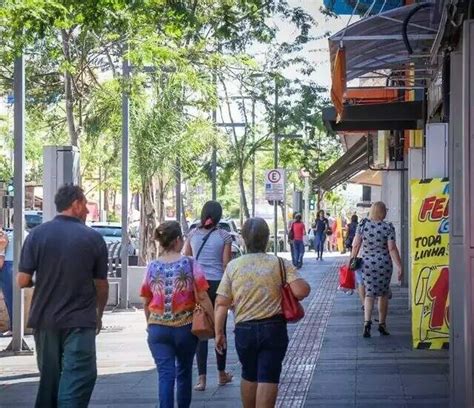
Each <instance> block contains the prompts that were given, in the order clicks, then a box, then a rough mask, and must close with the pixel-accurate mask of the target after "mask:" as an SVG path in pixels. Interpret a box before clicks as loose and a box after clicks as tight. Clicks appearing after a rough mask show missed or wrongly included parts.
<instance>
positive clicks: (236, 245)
mask: <svg viewBox="0 0 474 408" xmlns="http://www.w3.org/2000/svg"><path fill="white" fill-rule="evenodd" d="M199 223H200V221H199V220H194V221H193V222H192V223H191V224H189V231H192V230H193V229H194V228H196V227H197V226H198V225H199ZM219 228H222V229H223V230H225V231H227V232H228V233H229V234H230V235H231V236H232V241H233V242H232V258H237V257H238V256H240V255H242V248H243V245H242V236H241V235H240V230H239V229H238V228H237V224H236V223H235V221H234V220H233V219H231V218H226V219H222V220H220V222H219Z"/></svg>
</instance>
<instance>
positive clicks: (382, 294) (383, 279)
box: [351, 201, 403, 337]
mask: <svg viewBox="0 0 474 408" xmlns="http://www.w3.org/2000/svg"><path fill="white" fill-rule="evenodd" d="M386 215H387V207H386V206H385V204H384V203H383V202H381V201H378V202H376V203H374V204H373V205H372V208H371V209H370V215H369V218H366V219H364V220H362V221H361V222H360V224H359V227H358V229H357V234H356V236H355V238H354V241H353V244H352V253H351V258H354V257H356V256H357V255H358V253H359V250H360V249H361V247H362V263H363V269H362V277H363V281H364V286H365V304H364V309H365V310H364V333H363V336H364V337H370V329H371V325H372V309H373V307H374V300H375V298H376V297H377V298H378V302H379V305H378V306H379V328H378V330H379V332H380V334H382V335H384V336H387V335H389V334H390V333H389V332H388V331H387V327H386V318H387V312H388V300H389V297H390V280H391V278H392V272H393V263H392V261H393V262H394V263H395V264H396V266H397V268H398V280H399V281H400V282H401V281H402V279H403V266H402V261H401V259H400V253H399V252H398V248H397V245H396V243H395V228H394V227H393V225H392V224H391V223H390V222H386V221H384V220H385V217H386Z"/></svg>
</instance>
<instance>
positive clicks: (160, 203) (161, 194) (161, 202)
mask: <svg viewBox="0 0 474 408" xmlns="http://www.w3.org/2000/svg"><path fill="white" fill-rule="evenodd" d="M156 191H157V200H156V201H157V206H156V208H157V212H158V214H157V216H158V223H160V224H161V223H162V222H164V221H165V183H164V181H163V178H162V177H158V188H157V190H156Z"/></svg>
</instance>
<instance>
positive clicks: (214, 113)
mask: <svg viewBox="0 0 474 408" xmlns="http://www.w3.org/2000/svg"><path fill="white" fill-rule="evenodd" d="M212 83H213V84H214V87H215V88H216V92H217V76H216V73H215V71H214V72H213V74H212ZM212 121H213V123H214V126H215V125H216V123H217V109H216V108H215V109H213V110H212ZM211 166H212V167H211V180H212V186H211V190H212V200H214V201H215V200H217V149H216V146H213V147H212V164H211Z"/></svg>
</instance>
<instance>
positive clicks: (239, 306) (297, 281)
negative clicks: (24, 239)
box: [216, 218, 310, 408]
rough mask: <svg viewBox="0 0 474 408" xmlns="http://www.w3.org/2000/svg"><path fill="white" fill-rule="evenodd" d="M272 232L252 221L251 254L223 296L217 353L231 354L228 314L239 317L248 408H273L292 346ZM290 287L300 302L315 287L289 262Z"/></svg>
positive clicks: (246, 234)
mask: <svg viewBox="0 0 474 408" xmlns="http://www.w3.org/2000/svg"><path fill="white" fill-rule="evenodd" d="M269 235H270V231H269V228H268V225H267V223H266V222H265V221H264V220H263V219H261V218H250V219H248V220H247V221H246V222H245V224H244V226H243V228H242V236H243V239H244V242H245V246H246V248H247V254H246V255H243V256H241V257H240V258H237V259H235V260H233V261H232V262H230V263H229V265H228V266H227V269H226V271H225V273H224V277H223V278H222V282H221V284H220V286H219V289H218V290H217V293H218V296H217V300H216V349H217V350H218V351H219V352H220V353H222V352H224V350H225V349H226V348H227V339H226V335H225V332H224V325H225V320H226V316H227V312H228V310H229V309H230V308H231V307H233V309H234V316H235V323H236V325H235V347H236V349H237V354H238V356H239V360H240V363H241V364H242V381H241V385H240V387H241V397H242V402H243V406H244V407H245V408H254V407H258V408H260V407H262V408H265V407H273V406H275V401H276V398H277V394H278V383H279V381H280V374H281V369H282V362H283V358H284V357H285V353H286V350H287V346H288V333H287V328H286V321H285V320H284V318H283V316H282V310H281V305H280V304H281V283H282V281H281V275H280V265H279V260H278V258H277V257H276V256H274V255H270V254H267V253H266V250H267V244H268V239H269ZM285 265H286V268H287V281H288V282H289V284H290V287H291V290H292V291H293V293H294V295H295V296H296V297H297V298H298V299H304V298H305V297H306V296H308V294H309V292H310V287H309V285H308V284H307V283H306V281H304V280H303V279H302V278H301V277H300V276H299V274H298V272H297V271H296V269H295V268H294V267H293V266H292V265H291V264H290V263H289V262H287V261H285Z"/></svg>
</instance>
